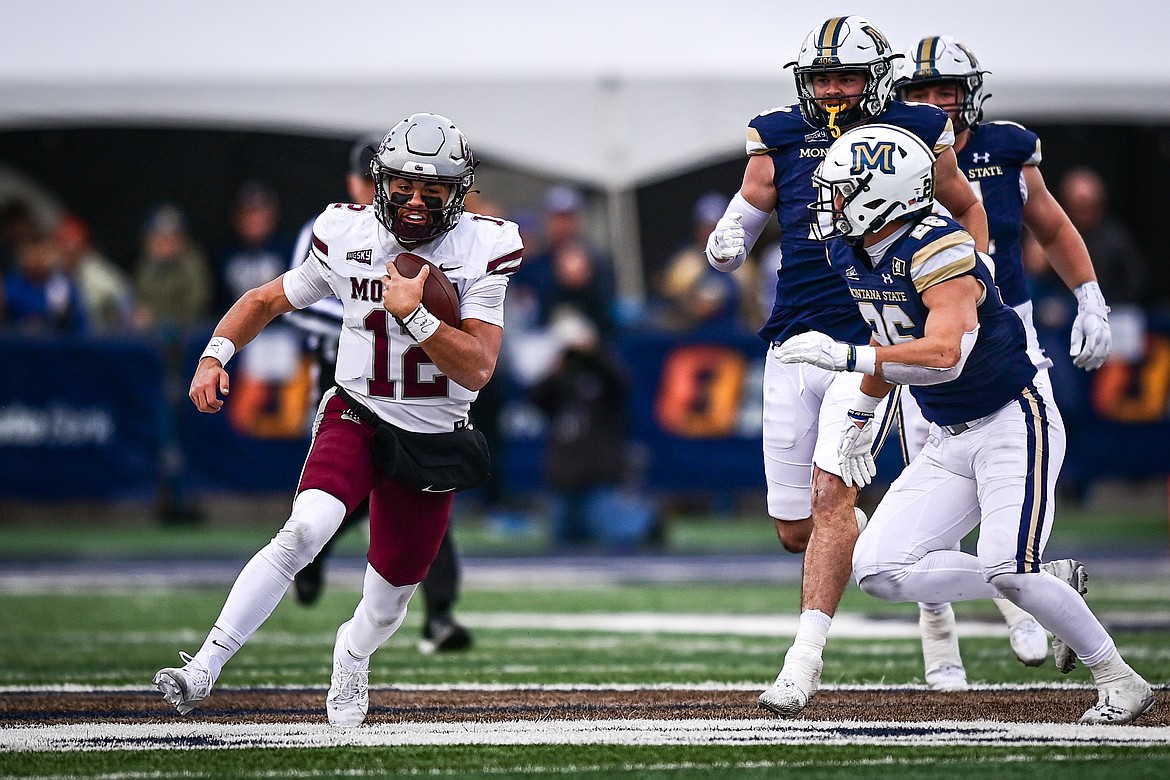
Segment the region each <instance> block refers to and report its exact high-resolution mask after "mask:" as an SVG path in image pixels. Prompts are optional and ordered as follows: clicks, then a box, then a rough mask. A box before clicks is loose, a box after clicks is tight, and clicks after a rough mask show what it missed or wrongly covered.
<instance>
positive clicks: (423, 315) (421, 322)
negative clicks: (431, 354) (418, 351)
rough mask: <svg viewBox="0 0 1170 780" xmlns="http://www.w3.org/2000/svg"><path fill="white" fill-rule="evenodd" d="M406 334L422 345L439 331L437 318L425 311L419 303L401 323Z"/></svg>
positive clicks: (425, 308) (424, 307)
mask: <svg viewBox="0 0 1170 780" xmlns="http://www.w3.org/2000/svg"><path fill="white" fill-rule="evenodd" d="M402 327H404V328H406V332H407V333H409V334H410V335H412V336H414V340H415V341H417V342H418V343H419V344H421V343H423V342H424V341H426V340H427V339H429V338H430V337H431V336H433V335H435V331H437V330H438V329H439V318H438V317H436V316H435V315H433V314H431V313H430V312H429V311H427V307H426V306H423V305H422V304H421V303H420V304H419V305H418V306H417V307H415V310H414V311H412V312H411V313H410V314H408V315H407V317H406V319H404V320H403V321H402Z"/></svg>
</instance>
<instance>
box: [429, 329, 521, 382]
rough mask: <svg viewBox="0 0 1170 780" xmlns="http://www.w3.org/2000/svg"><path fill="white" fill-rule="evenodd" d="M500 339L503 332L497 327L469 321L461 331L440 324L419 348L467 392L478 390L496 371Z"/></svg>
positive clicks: (501, 339)
mask: <svg viewBox="0 0 1170 780" xmlns="http://www.w3.org/2000/svg"><path fill="white" fill-rule="evenodd" d="M503 338H504V329H503V328H501V327H499V326H498V325H489V324H488V323H486V322H483V321H482V320H473V319H468V320H464V321H463V326H462V328H453V327H451V326H450V325H447V324H443V325H440V326H439V329H438V330H437V331H435V333H434V335H432V336H431V337H430V338H428V339H427V340H426V341H424V342H423V343H422V344H421V346H422V348H423V350H425V351H426V353H427V357H429V358H430V359H431V362H432V363H434V364H435V367H436V368H438V369H439V371H441V372H443V375H444V376H446V377H447V378H448V379H450V380H451V381H452V382H455V383H456V384H458V385H461V386H462V387H466V388H467V389H468V390H480V389H482V388H483V386H484V385H486V384H487V383H488V380H489V379H491V378H492V374H493V373H494V372H495V370H496V360H497V359H498V358H499V356H500V344H501V343H502V342H503Z"/></svg>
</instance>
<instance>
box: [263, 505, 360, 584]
mask: <svg viewBox="0 0 1170 780" xmlns="http://www.w3.org/2000/svg"><path fill="white" fill-rule="evenodd" d="M344 519H345V504H343V503H341V501H339V500H338V499H336V498H334V497H333V496H331V495H329V494H328V493H325V492H323V491H321V490H306V491H305V492H303V493H301V494H299V495H298V496H297V497H296V500H294V501H293V510H292V514H291V515H290V516H289V518H288V520H287V521H286V522H285V524H284V527H283V528H281V529H280V531H278V532H277V534H276V536H274V537H273V538H272V541H271V542H269V543H268V545H267V546H266V547H265V548H264V549H263V550H262V551H261V554H262V555H264V557H265V558H267V559H268V561H269V562H270V563H272V564H273V565H274V566H276V567H277V568H279V569H281V570H282V571H283V572H284V573H285V574H287V575H288V576H289V577H292V576H295V575H296V573H297V572H299V571H300V570H301V569H303V568H305V567H306V566H308V565H309V563H310V562H312V560H313V559H314V558H316V557H317V554H318V553H319V552H321V548H323V547H324V546H325V543H326V542H328V541H329V540H330V539H331V538H332V537H333V534H335V533H337V529H338V528H339V527H340V526H341V521H342V520H344Z"/></svg>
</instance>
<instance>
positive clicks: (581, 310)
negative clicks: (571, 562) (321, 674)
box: [0, 169, 1157, 550]
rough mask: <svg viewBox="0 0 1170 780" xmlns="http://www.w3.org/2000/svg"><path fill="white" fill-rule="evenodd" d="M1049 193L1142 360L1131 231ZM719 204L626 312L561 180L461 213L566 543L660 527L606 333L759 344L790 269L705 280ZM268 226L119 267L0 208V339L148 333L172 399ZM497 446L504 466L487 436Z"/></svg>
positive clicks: (1143, 279) (499, 497) (1096, 204)
mask: <svg viewBox="0 0 1170 780" xmlns="http://www.w3.org/2000/svg"><path fill="white" fill-rule="evenodd" d="M1057 194H1058V197H1059V199H1060V200H1061V202H1062V205H1063V206H1064V208H1065V209H1066V211H1067V212H1068V214H1069V216H1070V217H1071V218H1072V220H1073V222H1074V224H1076V226H1077V228H1078V229H1079V230H1080V231H1081V233H1082V235H1083V236H1084V238H1085V241H1086V244H1087V245H1088V247H1089V250H1090V253H1091V255H1092V257H1093V260H1094V263H1095V265H1096V269H1097V273H1098V276H1099V279H1100V284H1101V287H1102V289H1103V291H1104V294H1105V297H1106V299H1107V300H1108V301H1109V303H1110V304H1111V306H1112V307H1113V309H1114V315H1113V317H1114V318H1115V319H1114V323H1115V324H1114V338H1115V355H1116V359H1118V360H1137V359H1139V358H1140V355H1141V352H1142V340H1143V338H1144V327H1145V311H1146V306H1147V305H1148V304H1149V303H1151V302H1152V300H1153V297H1152V296H1156V295H1157V291H1152V290H1151V289H1150V283H1149V280H1150V279H1151V278H1153V277H1154V274H1152V273H1151V269H1150V268H1149V267H1148V266H1147V265H1146V259H1145V258H1143V256H1142V254H1141V252H1140V251H1139V250H1138V247H1137V242H1136V241H1135V240H1134V238H1133V236H1132V235H1131V234H1130V232H1129V230H1128V228H1127V227H1126V226H1125V225H1124V224H1123V223H1122V222H1121V221H1120V220H1119V219H1118V218H1117V217H1116V216H1114V215H1113V213H1112V212H1111V211H1110V208H1109V203H1108V193H1107V192H1106V188H1105V186H1104V184H1103V182H1102V179H1101V177H1100V176H1099V175H1098V174H1097V173H1095V172H1093V171H1091V170H1089V169H1077V170H1073V171H1071V172H1069V173H1068V174H1067V175H1066V176H1065V177H1063V178H1062V180H1061V181H1060V183H1059V188H1058V190H1057ZM729 198H730V194H725V193H718V192H708V193H705V194H702V195H701V196H700V197H698V198H696V199H695V201H694V202H693V203H692V204H690V210H689V212H687V211H685V210H684V211H682V213H680V216H679V219H678V226H677V227H678V230H677V232H678V236H677V239H678V243H677V249H676V250H675V251H674V252H673V253H671V254H670V255H669V256H667V257H656V258H648V260H649V262H648V263H647V264H646V265H647V268H648V269H649V270H648V271H647V273H646V280H647V281H646V287H647V289H646V290H645V296H644V299H643V300H641V301H638V302H637V304H636V305H635V306H631V305H630V301H629V300H628V299H626V300H621V301H619V295H618V290H617V285H616V281H615V279H616V276H617V275H616V273H615V270H616V269H615V264H614V261H613V259H612V258H611V257H610V256H609V254H608V253H607V252H606V250H605V249H604V248H603V247H601V246H599V245H598V244H597V243H595V242H594V241H592V240H590V238H589V237H590V236H596V235H604V232H605V231H604V226H602V225H601V224H600V222H599V221H598V217H599V216H600V215H601V214H602V213H603V210H602V209H601V208H600V205H601V204H600V202H599V201H598V200H597V199H595V198H593V196H591V195H589V194H587V193H586V192H584V191H582V190H580V189H577V188H575V187H573V186H570V185H567V184H558V185H556V186H553V187H551V188H549V189H548V190H547V191H546V192H545V193H544V195H543V198H542V200H541V204H540V211H539V213H533V212H519V211H518V212H517V213H506V211H507V210H506V209H504V208H503V207H502V206H500V205H499V204H498V203H496V202H493V201H491V200H488V199H487V198H485V197H484V196H482V195H480V194H478V193H476V194H474V195H473V196H472V197H469V199H468V210H469V211H472V212H476V213H483V214H490V215H492V216H502V217H505V218H509V219H513V220H515V221H516V222H517V223H518V224H519V225H520V227H521V231H522V233H523V237H524V240H525V247H526V252H525V258H524V264H523V266H522V268H521V270H520V272H519V273H518V274H517V275H516V276H515V277H513V280H512V282H511V285H510V287H509V291H508V301H507V306H506V318H507V322H506V328H505V341H504V351H503V353H502V356H501V364H500V367H499V369H498V371H497V374H498V377H499V378H498V379H497V380H493V382H492V383H491V385H489V388H488V389H486V390H485V391H484V393H483V394H482V399H481V401H480V402H478V403H477V407H476V413H477V414H478V415H480V416H481V417H482V418H483V423H482V424H483V425H484V427H485V428H490V429H492V430H494V431H497V432H498V429H499V426H500V419H499V415H500V414H501V412H502V409H503V407H504V405H505V404H506V402H507V401H508V399H509V398H510V397H514V396H516V395H517V394H519V395H520V396H521V397H522V398H524V399H526V401H527V402H528V403H530V404H531V405H532V406H533V407H534V408H536V409H538V410H539V411H540V412H541V413H542V414H543V415H544V417H545V418H546V419H545V421H546V428H545V430H546V437H547V439H546V441H547V446H546V456H545V461H544V464H543V472H542V478H543V482H544V484H545V485H546V487H547V489H548V497H549V501H550V506H549V515H550V518H551V524H550V528H551V529H552V532H553V536H554V541H555V542H556V543H557V544H559V545H562V546H565V547H574V546H582V545H600V546H601V547H604V548H606V549H613V550H621V549H633V548H637V547H640V546H645V545H648V544H653V543H654V542H655V540H656V539H658V535H659V534H660V533H661V520H660V518H659V512H658V511H657V510H656V509H655V507H654V506H652V505H651V503H650V502H649V501H648V500H647V499H646V498H645V495H646V493H647V491H645V490H643V489H641V487H642V486H640V484H639V479H640V476H639V475H640V463H641V461H642V460H643V457H642V456H640V455H639V452H638V449H637V447H636V446H635V445H634V444H633V443H631V442H630V441H629V440H628V435H627V429H628V420H627V419H626V414H627V412H626V408H627V405H626V403H625V399H626V398H627V395H628V393H629V386H628V383H629V380H628V378H627V374H626V371H625V367H624V366H623V365H622V364H621V361H620V360H619V359H618V356H617V354H616V351H615V350H614V349H613V344H614V341H615V339H617V338H619V337H620V336H621V334H622V333H623V332H624V331H626V330H629V329H634V328H637V329H641V330H657V331H661V332H664V333H672V334H693V333H696V332H707V331H710V332H716V331H718V332H736V333H740V334H743V333H752V332H754V331H755V330H756V329H757V328H758V327H759V326H760V325H761V324H762V323H763V322H764V321H765V320H766V319H767V316H768V314H769V311H770V308H771V305H772V300H773V298H774V285H775V283H776V273H775V272H776V269H777V268H778V267H779V265H780V263H781V262H783V258H782V257H781V256H780V250H779V248H778V242H777V241H776V239H777V238H778V236H777V235H775V234H765V236H764V239H763V240H762V241H761V242H760V243H759V245H758V248H757V251H756V253H755V254H754V256H752V257H750V258H749V259H748V261H747V263H746V264H745V267H744V268H743V269H742V270H741V271H739V272H737V273H735V274H721V273H717V272H715V271H713V270H712V269H711V268H710V266H709V265H708V263H707V261H706V259H705V257H704V255H703V247H704V245H705V242H706V239H707V236H708V234H709V233H710V231H711V230H712V228H713V227H714V224H715V223H716V221H718V220H719V218H720V217H721V216H722V215H723V212H724V210H725V208H726V206H727V203H728V200H729ZM322 205H324V204H322ZM304 216H309V215H304ZM279 217H280V211H279V200H278V197H277V193H276V192H275V191H274V190H273V189H272V188H271V187H269V186H267V185H265V184H264V183H261V182H257V181H250V182H247V183H245V184H244V185H243V186H242V187H241V188H240V189H239V191H238V194H237V197H236V199H235V202H234V204H233V208H232V211H231V221H232V228H233V234H234V239H233V242H232V244H231V245H230V246H229V247H228V248H227V250H226V251H225V252H223V253H222V254H221V255H220V256H218V257H214V258H209V256H208V254H207V253H206V252H205V251H204V249H203V248H202V247H201V242H200V239H199V236H197V235H193V231H192V230H191V227H190V225H189V224H188V220H187V218H186V216H185V214H184V212H183V210H182V209H181V208H180V207H179V206H178V205H177V204H174V203H162V204H158V205H157V206H156V207H154V208H153V209H152V210H150V212H149V213H147V214H144V215H143V216H142V219H141V222H140V224H139V225H138V228H137V229H138V230H139V232H140V240H139V251H138V255H137V257H136V258H133V259H130V260H129V262H127V259H125V258H123V259H122V262H114V261H112V260H111V259H110V258H109V257H106V256H105V255H104V254H103V253H102V250H101V247H100V245H97V244H96V242H95V241H94V240H93V238H92V236H91V235H90V231H89V228H88V226H87V224H86V222H85V221H84V220H83V219H82V218H80V217H79V216H77V215H75V214H66V215H64V216H62V217H60V218H59V219H57V220H56V221H55V222H54V223H53V224H43V221H42V219H41V218H40V217H39V215H38V213H37V212H36V211H35V210H34V209H33V208H32V207H31V206H30V205H29V204H28V203H26V202H24V201H22V200H20V199H10V200H8V201H7V202H6V203H3V204H0V275H2V278H3V285H2V289H0V328H2V329H3V331H5V332H8V333H16V334H20V335H21V336H38V335H59V336H67V337H89V336H94V337H122V336H127V335H136V336H140V337H148V338H152V339H156V340H157V342H158V343H159V345H160V349H161V352H162V354H163V358H164V362H165V365H166V368H167V374H168V377H169V379H168V388H167V395H168V398H169V399H170V400H171V402H172V403H173V404H175V405H179V404H182V403H184V402H185V392H186V383H187V381H188V379H189V374H190V369H191V367H190V366H184V365H181V358H180V354H181V352H180V346H181V345H182V344H183V343H184V339H185V338H186V336H187V334H188V333H189V331H190V330H191V329H193V328H197V327H199V328H204V329H206V328H209V327H210V325H211V324H212V323H214V321H215V320H216V319H217V318H218V317H219V316H220V315H221V314H222V313H223V312H224V311H226V309H227V307H228V306H230V304H231V303H232V302H233V301H235V300H236V299H237V298H238V297H239V296H240V295H242V294H243V293H244V292H245V291H247V290H248V289H250V288H252V287H255V286H258V285H260V284H263V283H264V282H266V281H268V280H270V279H273V278H275V277H277V276H279V275H280V274H281V273H282V272H283V271H284V270H285V269H286V268H287V267H288V263H289V255H290V251H291V241H290V240H289V238H288V237H286V236H283V235H281V234H280V232H279V229H278V225H279V224H280V219H279ZM772 229H775V228H774V224H773V228H772ZM1029 257H1030V258H1032V260H1033V262H1031V263H1030V266H1029V270H1030V273H1031V274H1032V279H1031V281H1032V285H1033V293H1034V298H1035V299H1036V301H1037V304H1036V319H1037V323H1038V325H1040V326H1042V327H1048V328H1050V329H1052V330H1053V332H1062V333H1067V328H1068V324H1069V323H1071V320H1072V317H1073V316H1074V314H1075V312H1076V303H1075V300H1074V299H1073V298H1072V296H1071V294H1069V293H1068V291H1067V289H1066V288H1065V286H1064V285H1063V284H1061V283H1060V281H1059V280H1058V279H1056V278H1055V277H1054V275H1053V273H1052V271H1051V269H1050V268H1049V267H1048V266H1047V265H1046V264H1045V263H1044V261H1043V258H1042V253H1040V252H1038V251H1034V252H1030V253H1029ZM265 338H266V339H269V340H272V341H273V342H274V343H273V344H272V345H269V346H268V347H266V348H265V349H261V348H260V346H259V345H257V346H254V347H253V348H252V349H251V350H250V351H251V352H253V353H254V355H253V358H254V359H253V360H252V365H251V366H250V367H249V370H252V371H256V372H259V373H260V374H271V375H272V376H273V377H276V378H279V376H280V375H281V374H282V372H283V375H284V376H287V375H288V374H289V373H290V372H291V370H292V369H291V368H290V367H289V366H288V365H286V364H287V363H288V362H289V360H288V358H289V356H290V354H291V355H292V357H293V358H294V360H295V358H296V353H295V350H297V349H300V348H301V347H300V345H299V344H298V343H297V339H298V337H297V336H295V335H293V332H292V330H291V329H289V330H285V331H282V330H281V329H280V328H279V327H278V328H274V329H273V330H272V332H271V333H267V332H266V334H265ZM276 342H279V343H276ZM290 349H291V350H294V352H291V353H290ZM244 354H245V355H248V353H247V352H246V353H244ZM264 354H268V355H269V356H270V359H268V360H265V359H264V358H263V355H264ZM267 364H271V365H267ZM495 444H496V447H497V448H498V449H499V450H500V452H501V456H502V457H506V453H505V452H503V444H502V442H501V441H500V440H499V438H498V435H497V441H496V442H495ZM164 457H165V458H166V459H167V460H168V462H169V463H170V465H169V466H168V467H167V468H168V470H169V471H170V472H172V473H174V474H177V473H179V472H180V471H181V469H182V465H181V454H180V453H170V454H169V455H164ZM177 493H178V490H177V488H174V487H173V486H172V488H170V489H164V494H165V495H164V498H163V501H164V502H170V503H171V505H172V506H171V507H170V510H169V511H172V512H179V513H181V512H182V511H184V510H183V506H184V505H185V503H186V501H185V499H184V498H183V497H182V496H180V495H178V494H177ZM172 494H173V495H172ZM486 500H487V503H488V504H489V505H490V506H489V509H490V510H491V511H492V512H494V513H496V514H497V515H498V516H499V517H501V518H508V517H510V518H512V519H511V520H501V522H511V523H513V524H515V523H522V521H519V520H516V519H515V518H516V516H517V513H516V511H515V502H514V500H513V498H512V497H510V496H509V495H508V491H507V489H506V486H500V485H497V486H495V487H494V488H493V489H492V490H490V491H487V495H486Z"/></svg>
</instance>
